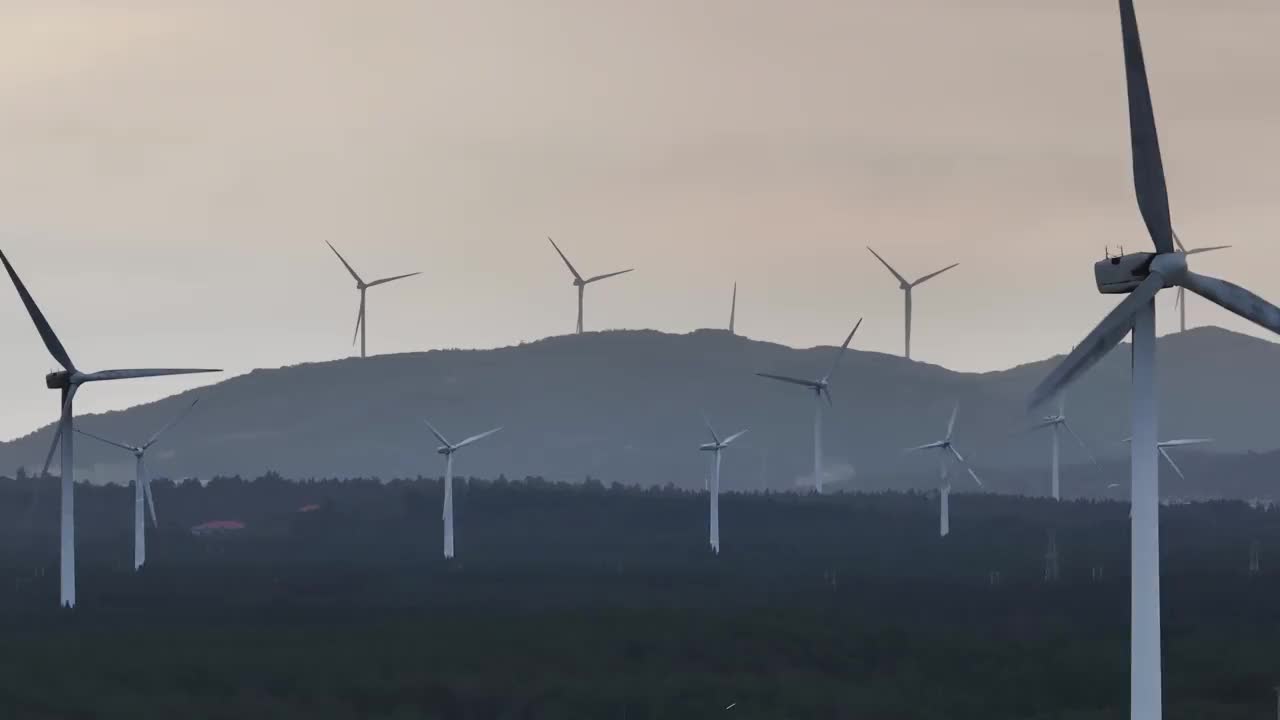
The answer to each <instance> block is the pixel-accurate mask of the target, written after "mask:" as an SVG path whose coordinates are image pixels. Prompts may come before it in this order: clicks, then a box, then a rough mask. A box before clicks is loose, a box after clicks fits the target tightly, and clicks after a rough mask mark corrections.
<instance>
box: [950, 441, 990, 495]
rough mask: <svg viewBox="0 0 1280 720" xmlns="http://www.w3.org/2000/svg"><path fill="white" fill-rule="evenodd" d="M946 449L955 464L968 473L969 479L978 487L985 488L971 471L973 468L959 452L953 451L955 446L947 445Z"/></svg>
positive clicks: (980, 479)
mask: <svg viewBox="0 0 1280 720" xmlns="http://www.w3.org/2000/svg"><path fill="white" fill-rule="evenodd" d="M947 449H948V450H950V451H951V455H952V457H954V458H955V459H956V462H958V463H960V467H962V468H964V469H965V470H966V471H967V472H968V473H969V477H971V478H973V481H974V482H976V483H978V487H986V486H985V485H983V484H982V478H980V477H978V473H976V472H974V471H973V468H972V467H970V466H969V463H968V462H966V461H965V459H964V456H962V455H961V454H960V451H959V450H956V449H955V446H953V445H948V446H947Z"/></svg>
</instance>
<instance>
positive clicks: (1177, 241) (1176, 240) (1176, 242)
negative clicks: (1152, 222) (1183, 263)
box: [1169, 227, 1187, 254]
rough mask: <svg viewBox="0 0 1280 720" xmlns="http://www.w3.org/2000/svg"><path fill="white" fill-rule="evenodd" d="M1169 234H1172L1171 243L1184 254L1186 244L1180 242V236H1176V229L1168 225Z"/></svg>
mask: <svg viewBox="0 0 1280 720" xmlns="http://www.w3.org/2000/svg"><path fill="white" fill-rule="evenodd" d="M1169 234H1170V235H1172V236H1173V244H1174V245H1176V246H1177V247H1178V252H1180V253H1183V254H1186V252H1187V246H1186V245H1183V244H1182V238H1180V237H1178V231H1177V230H1174V229H1173V227H1170V228H1169Z"/></svg>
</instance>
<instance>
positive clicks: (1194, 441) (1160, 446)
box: [1124, 438, 1213, 480]
mask: <svg viewBox="0 0 1280 720" xmlns="http://www.w3.org/2000/svg"><path fill="white" fill-rule="evenodd" d="M1131 440H1132V438H1125V439H1124V441H1125V442H1126V443H1128V442H1130V441H1131ZM1211 442H1213V438H1183V439H1180V440H1161V441H1160V442H1158V443H1156V450H1157V451H1158V452H1159V453H1160V457H1162V458H1164V460H1165V462H1167V463H1169V467H1171V468H1173V471H1174V472H1175V473H1177V474H1178V477H1180V478H1182V479H1183V480H1186V479H1187V476H1186V475H1183V474H1182V468H1180V467H1178V463H1176V462H1174V461H1173V458H1172V457H1169V448H1172V447H1186V446H1188V445H1204V444H1207V443H1211Z"/></svg>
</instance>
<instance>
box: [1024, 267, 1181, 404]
mask: <svg viewBox="0 0 1280 720" xmlns="http://www.w3.org/2000/svg"><path fill="white" fill-rule="evenodd" d="M1162 287H1164V276H1163V275H1161V274H1159V273H1151V274H1150V275H1148V276H1147V279H1146V280H1143V281H1142V283H1141V284H1140V285H1138V287H1136V288H1134V290H1133V292H1131V293H1129V296H1128V297H1126V298H1125V299H1124V300H1123V301H1121V302H1120V304H1119V305H1116V306H1115V308H1114V309H1112V311H1111V312H1110V313H1107V316H1106V317H1105V318H1103V319H1102V322H1100V323H1098V326H1097V327H1095V328H1094V329H1093V331H1092V332H1090V333H1089V334H1088V335H1087V336H1086V337H1085V339H1084V340H1082V341H1081V342H1080V344H1079V345H1077V346H1076V349H1075V350H1072V351H1071V353H1070V354H1069V355H1067V357H1066V358H1065V359H1063V361H1062V362H1061V363H1059V364H1058V366H1057V367H1056V368H1054V369H1053V371H1052V372H1050V373H1049V374H1048V376H1046V377H1045V379H1044V380H1041V381H1040V384H1039V385H1037V386H1036V388H1035V390H1033V391H1032V392H1031V399H1030V402H1028V404H1027V405H1028V407H1029V408H1032V409H1034V408H1036V407H1038V406H1040V405H1042V404H1044V402H1045V401H1047V400H1048V399H1049V398H1051V397H1053V396H1054V395H1055V394H1057V393H1059V392H1061V391H1062V390H1063V388H1065V387H1066V386H1067V385H1069V384H1071V383H1072V382H1073V381H1075V379H1076V378H1078V377H1080V376H1081V375H1083V374H1084V373H1085V372H1086V371H1087V370H1088V369H1089V368H1091V367H1093V366H1094V365H1096V364H1097V363H1098V361H1099V360H1101V359H1102V358H1103V356H1105V355H1106V354H1107V353H1109V352H1111V348H1113V347H1115V346H1116V345H1118V344H1120V341H1121V340H1123V339H1124V336H1125V335H1127V334H1128V333H1129V331H1130V330H1132V329H1133V317H1134V315H1136V314H1137V312H1138V311H1139V310H1141V309H1142V307H1143V306H1144V305H1146V303H1148V302H1149V301H1150V300H1151V298H1153V297H1155V296H1156V293H1158V292H1160V289H1161V288H1162Z"/></svg>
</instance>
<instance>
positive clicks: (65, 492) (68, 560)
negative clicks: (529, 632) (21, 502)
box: [0, 252, 219, 608]
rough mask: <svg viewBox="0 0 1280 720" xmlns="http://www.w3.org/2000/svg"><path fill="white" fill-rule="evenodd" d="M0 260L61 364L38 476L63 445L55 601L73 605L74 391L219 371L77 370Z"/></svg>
mask: <svg viewBox="0 0 1280 720" xmlns="http://www.w3.org/2000/svg"><path fill="white" fill-rule="evenodd" d="M0 262H3V263H4V269H5V271H6V272H8V273H9V279H10V280H12V281H13V287H14V289H15V290H17V291H18V297H19V298H21V300H22V304H23V305H24V306H25V307H26V309H27V314H28V315H30V316H31V322H32V323H33V324H35V326H36V331H37V332H39V333H40V339H41V340H43V341H44V346H45V349H46V350H48V351H49V354H50V355H52V356H53V359H54V360H56V361H57V362H58V364H59V365H61V366H62V370H60V371H58V372H53V373H49V374H48V375H46V376H45V379H44V380H45V386H46V387H48V388H49V389H51V390H60V391H61V396H62V402H61V408H62V412H61V415H60V418H59V420H58V425H57V427H56V428H55V429H54V432H53V444H52V445H50V447H49V454H48V455H47V456H45V461H44V468H43V469H42V470H41V471H40V477H42V478H43V477H45V476H47V475H48V474H49V466H50V465H51V464H52V463H53V456H54V453H55V452H57V449H58V444H59V443H61V444H62V481H61V486H62V516H61V521H60V522H61V526H60V529H59V533H58V534H59V541H60V548H59V552H60V560H61V562H60V570H59V574H60V590H59V598H58V603H59V605H61V606H62V607H68V608H70V607H75V604H76V542H75V540H76V529H75V453H74V452H73V446H74V442H75V441H74V437H75V432H74V430H75V409H74V402H75V397H76V391H77V390H79V389H80V386H81V385H83V384H85V383H90V382H100V381H105V380H126V379H130V378H144V377H158V376H161V375H189V374H192V373H206V372H219V371H218V370H205V369H175V368H144V369H138V370H103V371H100V372H92V373H85V372H81V371H80V370H78V369H77V368H76V366H75V363H73V362H71V356H70V354H68V353H67V350H66V348H64V347H63V345H62V341H61V340H59V339H58V336H57V334H55V333H54V332H53V327H52V326H51V325H49V321H48V320H47V319H45V316H44V313H42V312H40V307H39V306H38V305H36V301H35V299H34V298H32V297H31V293H29V292H27V287H26V285H24V284H23V283H22V280H21V279H19V278H18V273H17V272H16V271H14V269H13V266H12V265H10V264H9V258H7V257H5V255H4V253H3V252H0Z"/></svg>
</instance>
